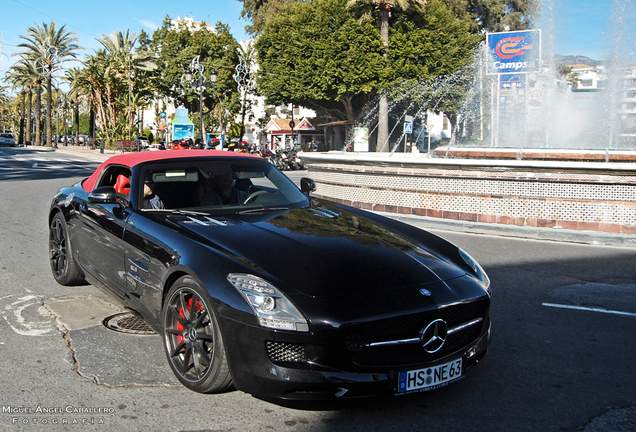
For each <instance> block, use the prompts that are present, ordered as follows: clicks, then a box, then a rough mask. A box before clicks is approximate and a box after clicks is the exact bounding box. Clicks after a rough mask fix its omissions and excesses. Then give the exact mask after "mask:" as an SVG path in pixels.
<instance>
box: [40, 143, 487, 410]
mask: <svg viewBox="0 0 636 432" xmlns="http://www.w3.org/2000/svg"><path fill="white" fill-rule="evenodd" d="M314 189H315V183H314V182H313V181H312V180H310V179H306V178H303V179H302V180H301V188H300V189H299V188H298V187H296V186H295V185H294V183H293V182H292V181H290V180H289V179H288V178H287V177H286V176H285V175H284V174H282V173H281V172H280V171H278V170H277V169H276V168H274V167H273V166H272V165H271V164H270V163H268V162H266V161H265V160H263V159H261V158H259V157H256V156H252V155H249V154H239V153H234V152H219V151H209V150H190V151H169V152H141V153H132V154H125V155H120V156H114V157H112V158H110V159H109V160H108V161H106V162H104V163H103V164H101V165H100V166H99V167H98V168H97V170H96V171H95V173H94V174H93V175H91V176H90V177H88V178H87V179H85V180H83V181H82V182H80V183H77V184H76V185H74V186H71V187H67V188H63V189H61V190H60V191H59V192H58V193H57V194H56V195H55V198H54V199H53V202H52V205H51V210H50V215H49V221H50V236H49V245H50V261H51V269H52V271H53V276H54V277H55V279H56V280H57V281H58V282H59V283H61V284H63V285H72V284H81V283H85V282H89V283H91V284H93V285H95V286H97V287H100V288H104V289H107V290H108V291H109V292H110V293H112V294H114V295H115V296H116V297H118V298H119V299H120V300H121V302H122V303H123V304H124V305H125V306H126V307H128V308H130V309H132V310H134V311H135V312H136V313H138V314H139V315H141V317H142V318H143V319H144V320H145V321H146V322H147V323H148V324H149V325H150V326H152V327H153V328H154V329H155V330H156V331H157V332H158V333H159V334H160V335H162V338H163V341H164V346H165V352H166V355H167V358H168V362H169V364H170V367H171V368H172V370H173V371H174V373H175V375H176V376H177V378H178V379H179V380H180V381H181V382H182V383H183V384H184V385H185V386H186V387H188V388H190V389H192V390H195V391H198V392H206V393H212V392H219V391H224V390H227V389H230V388H233V387H234V388H237V389H239V390H242V391H245V392H248V393H251V394H253V395H255V396H257V397H261V398H264V399H268V400H273V401H278V402H283V401H295V400H335V399H338V398H355V397H367V396H371V395H385V394H388V395H391V394H393V395H401V394H407V393H411V392H418V391H426V390H431V389H434V388H438V387H441V386H444V385H446V384H448V383H450V382H452V381H455V380H457V379H459V378H461V377H462V376H464V373H465V371H466V369H468V368H469V367H471V366H473V365H475V364H476V363H477V362H478V360H480V359H481V358H482V357H483V356H484V355H485V353H486V350H487V347H488V343H489V341H490V318H489V310H490V295H491V294H490V281H489V279H488V277H487V276H486V274H485V273H484V271H483V270H482V269H481V267H480V266H479V265H478V264H477V263H476V262H475V261H474V260H473V259H471V258H470V257H469V256H468V255H467V254H466V253H465V252H463V251H462V250H461V249H458V248H457V247H456V246H454V245H452V244H450V243H448V242H447V241H445V240H443V239H441V238H439V237H437V236H435V235H433V234H430V233H428V232H426V231H423V230H420V229H418V228H415V227H412V226H410V225H406V224H403V223H400V222H397V221H395V220H392V219H388V218H385V217H382V216H379V215H376V214H374V213H370V212H366V211H363V210H360V209H356V208H351V207H347V206H344V205H339V204H336V203H333V202H329V201H322V200H318V199H315V198H313V197H311V196H310V193H311V192H312V191H313V190H314Z"/></svg>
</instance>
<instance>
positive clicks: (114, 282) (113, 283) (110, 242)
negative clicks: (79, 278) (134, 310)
mask: <svg viewBox="0 0 636 432" xmlns="http://www.w3.org/2000/svg"><path fill="white" fill-rule="evenodd" d="M107 170H112V172H106V173H105V174H104V175H103V176H102V177H101V180H100V182H99V184H98V186H105V185H106V186H111V184H108V183H111V182H114V181H115V180H113V178H114V179H116V178H117V176H118V175H119V174H118V172H119V173H121V172H124V173H125V169H122V168H121V167H113V168H107ZM128 176H130V170H128ZM129 178H130V177H129ZM121 198H122V202H121V203H117V204H103V203H91V202H90V201H89V200H87V201H84V202H82V203H81V204H80V206H79V218H78V219H79V220H78V222H77V227H76V234H75V235H76V237H77V239H76V240H74V246H75V247H76V249H77V255H76V257H77V261H78V263H79V264H80V266H81V267H82V269H83V270H84V271H85V272H87V273H89V274H90V276H92V277H94V278H95V279H97V280H98V281H99V282H101V283H103V284H104V285H106V286H107V287H108V288H110V289H111V290H112V291H113V292H114V293H115V294H117V295H118V296H120V297H124V293H125V289H126V279H125V271H124V269H125V258H124V256H125V253H124V252H125V249H126V248H125V245H124V240H123V236H124V231H125V229H126V225H127V220H128V217H129V216H130V214H131V210H130V209H129V208H127V207H126V204H127V201H126V197H125V196H122V197H121Z"/></svg>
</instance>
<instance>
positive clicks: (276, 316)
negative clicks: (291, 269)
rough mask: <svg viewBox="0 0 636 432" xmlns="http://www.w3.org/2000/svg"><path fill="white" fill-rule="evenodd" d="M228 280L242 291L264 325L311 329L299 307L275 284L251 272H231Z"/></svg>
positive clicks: (298, 329) (295, 329)
mask: <svg viewBox="0 0 636 432" xmlns="http://www.w3.org/2000/svg"><path fill="white" fill-rule="evenodd" d="M227 280H228V281H230V283H231V284H232V285H233V286H234V288H236V289H237V290H238V292H240V293H241V294H242V295H243V297H245V300H247V303H249V305H250V307H251V308H252V310H253V311H254V313H255V314H256V316H257V317H258V322H259V323H260V325H261V326H263V327H269V328H273V329H277V330H292V331H302V332H306V331H309V324H308V323H307V320H306V319H305V317H303V315H302V314H301V313H300V311H299V310H298V309H296V307H295V306H294V305H293V304H292V303H291V302H290V301H289V300H288V299H287V297H285V295H284V294H283V293H282V292H280V291H279V290H278V288H276V287H275V286H274V285H272V284H270V283H269V282H267V281H266V280H265V279H261V278H259V277H258V276H254V275H250V274H238V273H230V274H229V275H228V276H227Z"/></svg>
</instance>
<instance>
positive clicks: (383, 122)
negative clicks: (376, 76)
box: [375, 8, 389, 152]
mask: <svg viewBox="0 0 636 432" xmlns="http://www.w3.org/2000/svg"><path fill="white" fill-rule="evenodd" d="M380 38H381V39H382V43H383V44H384V56H385V57H386V56H387V54H388V50H389V9H386V8H383V9H381V10H380ZM375 150H376V151H379V152H388V151H389V101H388V98H387V96H386V94H381V95H380V102H379V107H378V142H377V143H376V148H375Z"/></svg>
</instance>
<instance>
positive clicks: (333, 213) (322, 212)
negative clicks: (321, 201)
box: [311, 207, 340, 219]
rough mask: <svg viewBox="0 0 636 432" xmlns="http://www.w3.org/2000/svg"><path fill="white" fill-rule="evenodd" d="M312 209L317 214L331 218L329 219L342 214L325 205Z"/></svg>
mask: <svg viewBox="0 0 636 432" xmlns="http://www.w3.org/2000/svg"><path fill="white" fill-rule="evenodd" d="M311 211H312V212H314V214H315V215H316V216H319V217H324V218H329V219H334V218H337V217H338V216H340V213H338V212H336V211H333V210H329V209H326V208H324V207H318V208H312V209H311Z"/></svg>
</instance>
